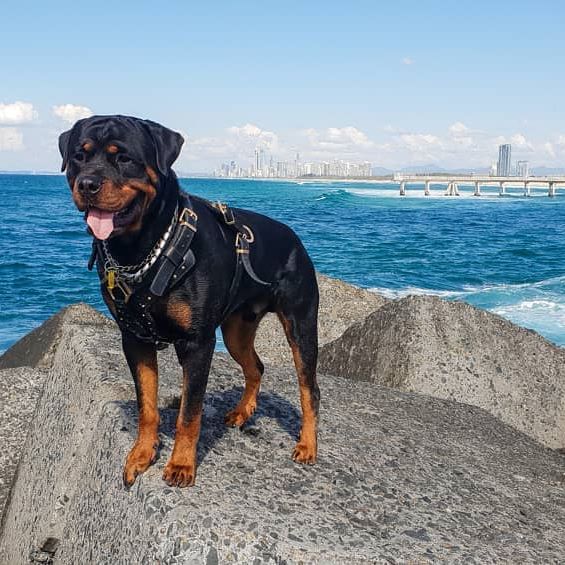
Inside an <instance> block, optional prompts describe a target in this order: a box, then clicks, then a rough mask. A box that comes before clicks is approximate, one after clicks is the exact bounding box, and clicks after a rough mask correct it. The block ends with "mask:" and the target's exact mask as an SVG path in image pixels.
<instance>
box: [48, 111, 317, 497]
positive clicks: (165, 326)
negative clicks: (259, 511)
mask: <svg viewBox="0 0 565 565" xmlns="http://www.w3.org/2000/svg"><path fill="white" fill-rule="evenodd" d="M183 142H184V140H183V137H182V136H181V135H180V134H179V133H176V132H174V131H172V130H170V129H168V128H166V127H164V126H162V125H160V124H158V123H155V122H153V121H150V120H145V119H140V118H134V117H129V116H121V115H115V116H93V117H90V118H86V119H82V120H79V121H78V122H76V124H75V125H74V126H73V127H72V128H71V129H70V130H69V131H66V132H64V133H63V134H61V136H60V138H59V149H60V151H61V156H62V169H61V170H62V171H65V170H66V178H67V181H68V184H69V187H70V189H71V191H72V198H73V200H74V203H75V205H76V207H77V208H78V210H79V211H81V212H84V218H85V221H86V223H87V225H88V231H89V233H90V234H91V235H92V236H93V255H92V257H91V265H90V266H92V263H96V266H97V271H98V274H99V276H100V280H101V291H102V295H103V298H104V301H105V303H106V305H107V306H108V309H109V311H110V312H111V314H112V316H113V317H114V318H115V319H116V321H117V323H118V326H119V327H120V330H121V334H122V347H123V351H124V354H125V357H126V360H127V363H128V366H129V368H130V370H131V373H132V376H133V380H134V383H135V390H136V396H137V404H138V410H139V424H138V432H137V438H136V441H135V443H134V445H133V447H132V449H131V451H130V452H129V454H128V456H127V459H126V463H125V467H124V472H123V480H124V483H125V485H126V486H131V485H132V484H133V483H134V482H135V479H136V477H137V475H139V474H140V473H143V472H144V471H146V470H147V468H148V467H149V466H150V465H151V464H152V463H153V462H154V461H155V460H156V458H157V452H158V449H159V439H158V426H159V412H158V403H157V389H158V371H157V349H158V348H160V347H162V346H163V345H165V346H166V345H167V344H173V345H174V348H175V351H176V354H177V358H178V360H179V363H180V365H181V366H182V370H183V382H182V395H181V402H180V409H179V414H178V418H177V422H176V434H175V443H174V448H173V451H172V454H171V457H170V459H169V461H168V462H167V464H166V466H165V469H164V472H163V479H164V480H165V482H166V483H167V484H168V485H170V486H178V487H186V486H191V485H193V484H194V481H195V478H196V453H197V443H198V438H199V435H200V423H201V418H202V405H203V401H204V395H205V390H206V385H207V381H208V374H209V371H210V364H211V361H212V356H213V353H214V348H215V344H216V337H215V332H216V329H217V327H218V326H221V331H222V335H223V339H224V343H225V345H226V348H227V350H228V352H229V353H230V355H231V356H232V357H233V359H235V361H236V362H237V363H238V364H239V365H240V366H241V368H242V371H243V374H244V377H245V389H244V391H243V395H242V397H241V399H240V401H239V403H238V404H237V406H236V407H235V408H234V409H233V410H231V411H230V412H228V413H227V414H226V416H225V422H226V424H227V425H229V426H242V425H243V424H244V423H245V422H246V421H247V420H248V419H249V417H250V416H251V415H252V414H253V413H254V411H255V409H256V406H257V394H258V392H259V387H260V384H261V377H262V375H263V372H264V366H263V363H262V362H261V360H260V358H259V356H258V355H257V353H256V351H255V348H254V340H255V334H256V331H257V327H258V325H259V322H260V321H261V319H262V318H263V317H264V316H265V314H266V313H267V312H274V313H276V315H277V316H278V318H279V320H280V322H281V324H282V327H283V329H284V332H285V334H286V338H287V340H288V343H289V345H290V348H291V350H292V354H293V359H294V364H295V367H296V372H297V375H298V383H299V389H300V402H301V407H302V426H301V431H300V436H299V438H298V442H297V444H296V446H295V448H294V451H293V454H292V458H293V459H294V461H297V462H300V463H306V464H313V463H315V461H316V456H317V428H318V409H319V403H320V391H319V388H318V384H317V381H316V364H317V354H318V334H317V317H318V286H317V282H316V276H315V271H314V267H313V265H312V261H311V259H310V257H309V256H308V253H307V252H306V250H305V248H304V246H303V244H302V243H301V241H300V239H299V238H298V237H297V235H296V234H295V233H294V232H293V231H292V229H290V228H289V227H288V226H286V225H284V224H282V223H280V222H278V221H275V220H273V219H271V218H268V217H266V216H263V215H261V214H258V213H255V212H252V211H248V210H243V209H239V208H230V207H228V206H226V205H225V204H222V203H215V204H213V203H211V202H209V201H207V200H205V199H202V198H197V197H196V196H191V195H188V194H187V193H186V192H184V191H182V190H181V188H180V186H179V182H178V180H177V177H176V175H175V173H174V171H173V170H172V169H171V166H172V164H173V163H174V161H175V160H176V159H177V157H178V155H179V153H180V150H181V147H182V144H183Z"/></svg>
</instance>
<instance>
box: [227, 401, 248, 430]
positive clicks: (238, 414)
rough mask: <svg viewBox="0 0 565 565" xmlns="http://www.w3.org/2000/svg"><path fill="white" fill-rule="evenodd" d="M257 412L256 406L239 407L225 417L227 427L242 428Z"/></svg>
mask: <svg viewBox="0 0 565 565" xmlns="http://www.w3.org/2000/svg"><path fill="white" fill-rule="evenodd" d="M254 412H255V405H249V406H245V407H243V408H241V407H240V406H238V407H237V408H234V409H233V410H230V411H229V412H228V413H227V414H226V416H225V422H226V425H227V426H231V427H237V428H240V427H241V426H243V424H245V422H247V420H249V418H251V416H253V413H254Z"/></svg>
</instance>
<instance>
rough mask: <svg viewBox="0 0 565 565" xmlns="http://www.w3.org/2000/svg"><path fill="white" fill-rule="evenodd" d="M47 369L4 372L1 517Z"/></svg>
mask: <svg viewBox="0 0 565 565" xmlns="http://www.w3.org/2000/svg"><path fill="white" fill-rule="evenodd" d="M44 378H45V371H42V370H39V369H32V368H30V367H20V368H18V369H4V370H3V371H0V406H1V407H2V410H1V412H0V445H2V449H1V450H0V516H1V515H2V510H3V509H4V504H5V502H6V499H7V498H8V493H9V491H10V486H11V484H12V481H13V479H14V475H15V472H16V467H17V465H18V461H19V459H20V455H21V452H22V449H23V446H24V443H25V440H26V437H27V434H28V430H29V427H30V424H31V421H32V419H33V414H34V412H35V405H36V403H37V399H38V397H39V394H40V392H41V386H42V384H43V380H44Z"/></svg>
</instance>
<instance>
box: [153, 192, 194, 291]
mask: <svg viewBox="0 0 565 565" xmlns="http://www.w3.org/2000/svg"><path fill="white" fill-rule="evenodd" d="M187 206H190V201H189V200H187ZM197 222H198V216H197V214H196V212H195V211H194V210H193V209H192V208H190V207H186V208H184V210H183V211H182V212H181V215H180V217H179V220H178V227H177V230H176V232H175V234H174V236H173V240H172V241H171V243H170V244H169V246H168V248H167V250H166V251H165V252H164V254H163V255H162V257H163V259H162V261H161V265H160V267H159V269H158V270H157V273H156V274H155V277H154V278H153V281H152V282H151V286H150V287H149V290H150V291H151V293H152V294H154V295H155V296H163V295H164V294H165V292H166V290H167V289H168V288H169V286H170V283H171V281H173V282H177V280H180V279H181V278H182V277H183V276H184V275H185V274H186V273H188V271H190V269H191V268H192V267H193V266H194V264H195V263H196V259H195V257H194V253H193V252H192V250H191V249H190V244H191V243H192V240H193V238H194V234H195V233H196V229H197V227H196V224H197Z"/></svg>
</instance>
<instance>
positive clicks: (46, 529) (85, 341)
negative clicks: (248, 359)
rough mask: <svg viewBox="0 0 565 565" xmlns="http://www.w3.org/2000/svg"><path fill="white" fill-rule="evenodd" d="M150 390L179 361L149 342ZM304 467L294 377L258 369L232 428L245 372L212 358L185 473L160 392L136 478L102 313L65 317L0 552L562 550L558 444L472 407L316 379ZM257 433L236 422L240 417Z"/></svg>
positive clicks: (171, 557) (60, 557) (491, 553)
mask: <svg viewBox="0 0 565 565" xmlns="http://www.w3.org/2000/svg"><path fill="white" fill-rule="evenodd" d="M159 362H160V371H161V375H162V386H161V392H160V394H161V398H163V397H165V398H172V399H173V400H172V401H170V402H171V403H173V404H174V397H175V395H178V392H179V386H180V384H179V383H180V369H179V367H178V366H177V363H176V361H175V360H174V354H173V352H172V351H166V352H162V353H161V354H160V359H159ZM320 383H321V387H322V413H321V414H322V417H321V424H320V456H319V461H318V464H317V465H316V466H313V467H309V466H301V465H298V464H295V463H293V462H292V461H291V460H290V454H291V451H292V448H293V445H294V442H295V441H296V437H297V433H298V430H299V411H298V406H299V402H298V386H297V383H296V377H295V375H294V372H293V371H292V370H291V369H289V368H274V367H268V369H267V373H266V375H265V380H264V386H263V390H262V392H261V395H260V398H259V407H258V411H257V412H256V414H255V416H254V417H253V420H252V422H251V423H250V425H249V426H247V427H246V428H244V429H243V430H237V429H227V428H226V427H225V426H224V424H223V414H224V413H225V412H226V411H227V410H228V409H230V408H231V407H232V406H233V405H234V404H235V403H236V401H237V399H238V397H239V395H240V393H241V388H242V384H243V378H242V376H241V374H240V372H239V369H238V368H237V367H236V366H235V364H234V363H233V362H232V361H230V360H229V359H228V358H227V356H225V355H222V354H218V355H216V356H215V359H214V363H213V366H212V371H211V375H210V381H209V388H208V393H207V396H206V400H205V410H204V418H203V429H202V435H201V440H200V444H199V450H198V458H199V462H200V466H199V474H198V479H197V485H196V486H195V487H193V488H191V489H175V488H169V487H167V485H166V484H165V483H164V482H163V481H162V480H161V473H162V471H163V468H164V465H165V463H166V461H167V458H168V456H169V455H170V452H171V447H172V443H173V435H174V421H175V418H176V410H174V409H171V408H169V407H167V406H168V405H169V404H168V403H169V401H167V403H165V402H161V406H162V410H161V419H162V425H161V439H162V442H163V447H162V450H161V458H160V459H159V460H158V461H157V463H156V464H155V465H153V466H152V467H151V468H150V470H149V471H148V472H147V473H146V474H144V475H142V476H141V477H140V478H139V479H138V481H137V483H136V484H135V485H134V487H132V489H131V490H126V489H125V488H124V487H123V486H122V483H121V471H122V465H123V462H124V460H125V457H126V454H127V452H128V450H129V448H130V447H131V444H132V442H133V439H134V436H135V429H136V407H135V401H134V391H133V385H132V383H131V381H130V377H129V375H128V370H127V367H126V364H125V361H124V359H123V355H122V354H121V351H120V340H119V335H118V332H117V330H116V329H115V328H114V327H113V326H112V325H109V326H108V327H101V326H99V325H93V326H90V325H78V324H70V323H63V324H62V330H61V334H60V336H59V338H58V343H57V345H56V347H55V351H54V356H53V365H52V367H51V369H50V371H49V374H48V376H47V378H46V381H45V387H44V391H43V395H42V398H41V401H40V402H39V404H38V409H37V412H36V414H35V417H34V418H33V423H32V429H31V431H30V435H29V437H28V441H27V443H26V447H25V451H24V455H23V457H22V460H21V462H20V468H19V472H18V476H17V479H16V482H15V485H14V487H13V491H12V495H11V498H10V501H9V505H8V507H7V510H6V514H5V516H4V520H3V525H2V531H1V532H0V555H2V556H3V559H4V561H5V562H6V563H10V564H12V563H14V564H17V563H27V562H29V558H30V557H31V556H33V558H36V559H39V558H41V559H46V560H48V559H51V560H52V561H53V562H54V563H58V564H75V563H84V562H88V563H108V562H111V563H122V562H127V563H154V562H161V563H191V562H202V563H203V562H207V563H224V562H228V561H233V562H246V563H267V562H281V563H282V562H288V563H297V562H303V563H313V562H315V563H322V562H337V563H342V562H354V563H374V562H381V561H387V562H407V561H410V562H427V561H428V560H437V561H440V562H446V561H449V562H464V561H468V562H493V561H502V562H514V563H524V562H559V561H561V560H562V558H563V555H564V554H565V483H564V479H565V475H564V472H565V457H563V455H561V454H559V453H557V452H554V451H551V450H548V449H545V448H544V447H542V446H541V445H540V444H539V443H537V442H535V441H533V440H532V439H530V438H529V437H528V436H526V435H524V434H522V433H520V432H519V431H516V430H515V429H513V428H512V427H510V426H507V425H505V424H504V423H501V422H500V421H499V420H497V419H496V418H494V417H493V416H491V415H490V414H488V413H487V412H485V411H484V410H481V409H479V408H476V407H473V406H469V405H467V404H461V403H457V402H453V401H446V400H441V399H436V398H432V397H430V396H426V395H420V394H415V393H409V392H402V391H396V390H392V389H389V388H386V387H381V386H378V385H375V384H371V383H365V382H354V381H352V380H348V379H343V378H339V377H334V376H329V375H324V374H321V375H320ZM249 428H250V429H251V430H253V433H245V430H246V429H249Z"/></svg>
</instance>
